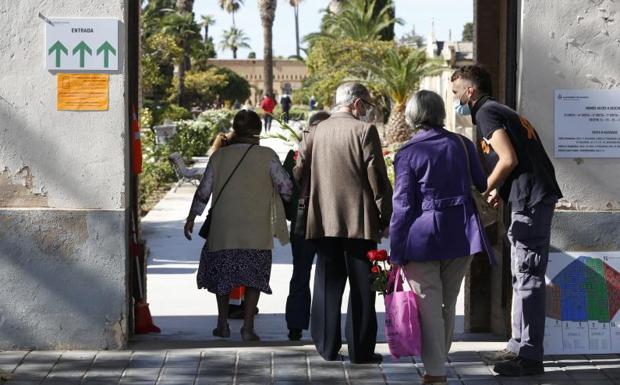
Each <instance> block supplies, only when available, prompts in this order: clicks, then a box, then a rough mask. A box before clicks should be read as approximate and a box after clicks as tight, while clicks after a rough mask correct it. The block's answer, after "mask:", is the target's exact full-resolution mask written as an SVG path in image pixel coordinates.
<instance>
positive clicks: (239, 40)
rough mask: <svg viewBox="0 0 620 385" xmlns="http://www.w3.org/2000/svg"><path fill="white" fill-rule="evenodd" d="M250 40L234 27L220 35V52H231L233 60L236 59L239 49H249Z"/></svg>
mask: <svg viewBox="0 0 620 385" xmlns="http://www.w3.org/2000/svg"><path fill="white" fill-rule="evenodd" d="M249 41H250V38H249V37H247V35H246V34H245V32H243V30H241V29H237V28H235V27H230V29H228V30H226V31H224V33H223V35H222V40H221V41H220V49H222V50H227V49H229V50H231V51H232V53H233V58H234V59H236V58H237V51H238V50H239V48H251V47H250V44H249Z"/></svg>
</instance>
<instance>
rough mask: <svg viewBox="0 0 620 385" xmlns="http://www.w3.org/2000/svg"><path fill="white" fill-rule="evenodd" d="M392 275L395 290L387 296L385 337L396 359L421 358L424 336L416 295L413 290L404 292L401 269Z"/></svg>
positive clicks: (394, 271) (396, 269)
mask: <svg viewBox="0 0 620 385" xmlns="http://www.w3.org/2000/svg"><path fill="white" fill-rule="evenodd" d="M391 274H394V277H393V278H394V279H393V282H394V290H393V291H392V292H391V293H390V294H386V295H385V337H386V339H387V343H388V346H389V347H390V353H392V357H394V358H400V357H406V356H419V355H420V354H421V352H422V334H421V332H420V317H419V314H418V302H417V297H416V294H415V293H414V292H413V290H409V291H404V290H403V277H402V275H401V272H400V268H399V267H397V268H394V270H392V272H391ZM390 281H392V280H390ZM407 285H409V282H407ZM388 292H389V291H388Z"/></svg>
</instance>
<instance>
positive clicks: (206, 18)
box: [200, 15, 215, 44]
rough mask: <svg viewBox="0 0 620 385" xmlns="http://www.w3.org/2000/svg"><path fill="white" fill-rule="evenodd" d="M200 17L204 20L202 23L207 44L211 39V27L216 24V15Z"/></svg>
mask: <svg viewBox="0 0 620 385" xmlns="http://www.w3.org/2000/svg"><path fill="white" fill-rule="evenodd" d="M200 19H201V20H202V21H201V22H200V25H201V26H202V28H204V29H205V38H204V42H205V44H206V43H207V41H208V40H209V27H210V26H212V25H215V17H213V15H202V16H200Z"/></svg>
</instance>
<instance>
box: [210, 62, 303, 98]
mask: <svg viewBox="0 0 620 385" xmlns="http://www.w3.org/2000/svg"><path fill="white" fill-rule="evenodd" d="M209 63H211V64H213V65H216V66H218V67H224V68H228V69H230V70H232V71H235V72H236V73H237V74H238V75H240V76H242V77H243V78H244V79H245V80H247V81H248V82H249V83H250V86H251V87H252V96H251V101H252V103H253V104H254V105H257V103H259V102H260V99H261V97H262V95H263V87H264V85H263V82H264V80H263V60H262V59H209ZM307 77H308V68H307V67H306V64H305V63H304V62H302V61H300V60H290V59H274V60H273V89H274V92H276V93H277V94H278V95H282V94H291V93H292V91H293V90H296V89H298V88H301V85H302V82H303V81H304V80H305V79H306V78H307ZM240 102H241V103H243V101H240Z"/></svg>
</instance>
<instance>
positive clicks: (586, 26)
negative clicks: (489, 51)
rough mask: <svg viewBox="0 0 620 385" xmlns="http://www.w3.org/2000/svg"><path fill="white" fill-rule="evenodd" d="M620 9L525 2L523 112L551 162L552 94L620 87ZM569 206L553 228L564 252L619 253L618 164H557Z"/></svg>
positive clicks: (592, 1) (603, 3)
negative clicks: (535, 131) (565, 90)
mask: <svg viewBox="0 0 620 385" xmlns="http://www.w3.org/2000/svg"><path fill="white" fill-rule="evenodd" d="M619 18H620V3H618V1H614V0H589V1H583V0H550V1H528V0H523V1H522V2H521V26H520V58H519V61H520V65H519V68H520V73H519V79H518V107H519V110H520V111H521V112H522V113H523V114H524V115H525V116H526V117H527V118H528V119H529V120H530V121H531V122H532V123H533V124H534V125H535V126H536V127H537V129H538V132H539V134H540V136H541V138H542V140H543V142H544V144H545V148H546V149H547V152H548V153H549V154H550V155H551V156H553V145H554V142H553V140H554V90H555V89H588V88H591V89H607V88H617V87H619V86H620V66H619V65H618V64H619V63H620V40H619V39H618V37H619V36H620V19H619ZM553 162H554V165H555V168H556V172H557V177H558V181H559V183H560V186H561V188H562V191H563V192H564V195H565V199H564V200H563V201H562V202H561V205H560V207H561V208H562V209H561V210H558V212H557V214H556V216H555V220H554V227H553V234H552V241H551V243H552V246H553V247H554V248H556V249H559V250H574V251H578V250H579V251H581V250H601V251H603V250H605V251H611V250H620V237H619V236H618V233H617V231H618V229H617V227H618V224H619V223H620V188H619V187H620V184H619V182H618V181H620V167H619V166H620V159H554V160H553Z"/></svg>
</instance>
